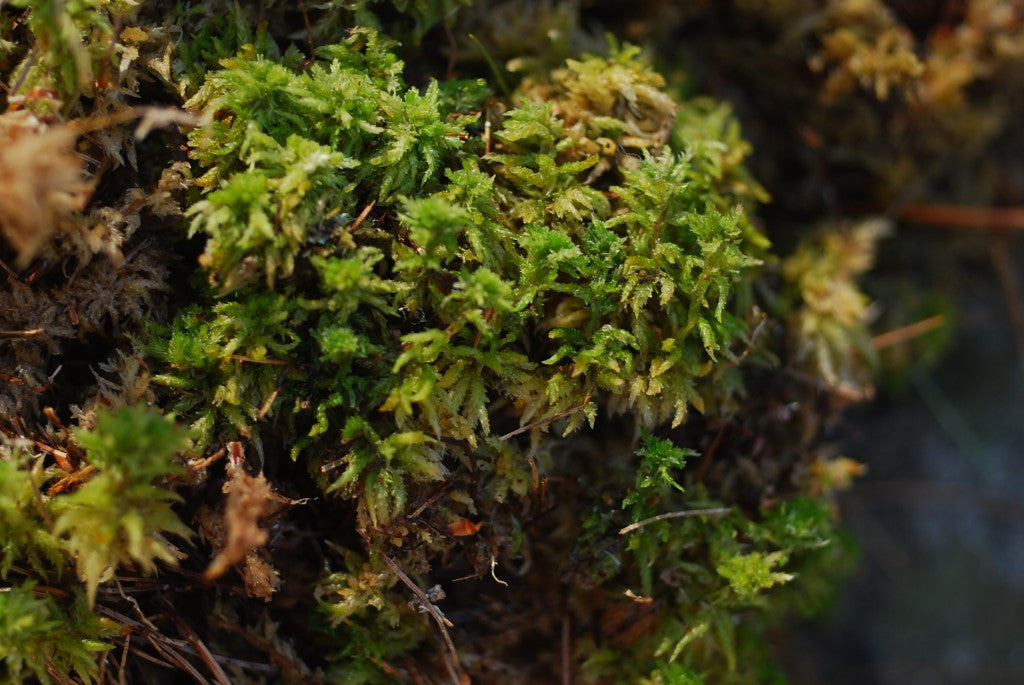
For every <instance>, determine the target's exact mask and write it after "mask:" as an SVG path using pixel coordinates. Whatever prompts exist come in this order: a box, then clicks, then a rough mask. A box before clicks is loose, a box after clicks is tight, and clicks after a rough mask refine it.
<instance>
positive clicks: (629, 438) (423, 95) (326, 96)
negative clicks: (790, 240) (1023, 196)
mask: <svg viewBox="0 0 1024 685" xmlns="http://www.w3.org/2000/svg"><path fill="white" fill-rule="evenodd" d="M463 4H466V3H451V2H415V3H405V2H395V3H393V6H392V5H391V4H387V3H325V4H324V6H322V7H317V8H315V11H314V12H312V13H310V14H307V13H306V11H305V9H304V8H302V7H301V3H300V5H299V7H297V8H295V9H291V8H290V7H289V6H274V5H272V6H271V7H269V8H267V7H263V6H262V5H259V7H261V8H262V9H257V5H256V4H255V3H254V4H253V6H252V7H248V6H246V7H242V6H241V5H240V4H231V5H227V4H224V5H223V6H220V5H217V6H216V7H213V6H210V5H209V3H202V4H199V3H197V4H187V3H186V4H179V5H178V6H177V7H176V8H174V9H173V10H165V9H164V8H163V6H162V5H161V4H159V3H122V2H116V1H100V0H97V1H95V2H89V3H63V2H61V3H58V2H37V3H26V2H11V3H8V4H7V5H6V6H5V7H4V8H3V9H2V10H0V19H2V23H0V40H2V42H0V49H2V50H3V52H2V53H0V55H2V58H3V60H4V61H3V62H0V75H2V76H3V78H4V80H5V82H6V83H8V84H10V86H11V88H10V92H9V94H8V97H7V112H6V113H5V114H3V115H0V139H4V140H6V141H8V143H7V145H6V147H5V148H4V149H3V150H2V151H0V179H3V178H7V179H9V180H10V181H11V182H10V183H9V184H8V185H7V186H5V188H4V189H0V231H2V234H3V235H4V237H5V238H6V241H7V242H6V243H5V244H4V245H3V247H2V248H0V251H2V255H0V256H2V257H3V260H4V262H3V263H4V264H5V265H6V266H7V268H6V275H5V279H6V280H5V281H4V283H3V285H2V287H0V303H3V307H2V308H0V329H2V330H0V336H2V337H3V347H0V374H2V375H3V379H4V381H5V386H4V387H3V388H2V389H0V428H2V430H3V434H4V439H3V443H2V445H0V456H2V460H0V533H2V538H0V539H2V544H3V547H2V554H3V557H2V567H0V570H2V571H3V574H4V578H5V582H6V583H7V585H8V586H9V588H8V591H7V592H4V593H0V654H3V655H4V656H5V657H6V665H5V668H6V669H7V675H8V677H10V678H11V679H13V680H19V679H30V678H36V679H39V680H41V681H45V682H51V681H55V682H64V681H66V680H68V679H69V678H74V679H80V680H85V681H95V680H98V679H99V680H111V679H114V678H117V677H120V675H121V673H124V674H125V675H126V677H128V678H131V679H133V680H137V681H139V682H161V681H162V680H166V681H168V682H171V681H174V680H175V679H177V678H181V677H186V676H191V677H192V678H194V679H195V680H197V681H200V682H209V681H211V679H212V680H216V681H218V682H227V681H228V680H230V681H231V682H234V681H238V682H250V681H251V682H279V681H296V680H312V681H315V682H403V681H408V682H438V681H442V680H444V679H451V680H453V681H454V682H464V681H465V680H466V679H467V678H471V679H473V680H477V681H479V682H502V683H508V682H523V683H537V682H555V681H558V680H559V679H560V678H563V677H568V675H569V674H572V676H573V677H574V678H578V679H579V680H580V681H582V682H638V683H700V682H707V683H717V682H728V683H733V682H737V683H738V682H750V683H763V682H769V681H771V680H772V679H775V678H778V677H781V676H779V674H778V673H777V672H776V670H775V669H774V667H773V665H772V660H771V657H770V649H769V646H768V643H767V638H766V631H767V629H768V628H769V627H770V626H771V625H772V624H773V622H775V621H777V620H778V618H779V617H781V616H783V615H785V613H786V612H787V611H790V610H810V609H811V608H813V607H815V606H817V605H819V604H821V603H822V602H823V601H824V600H825V599H826V598H827V596H828V593H829V587H830V580H831V578H832V577H833V576H834V575H835V574H836V573H837V572H838V571H839V570H840V569H841V567H842V565H843V560H844V559H846V558H848V551H849V548H848V545H847V544H846V543H844V542H843V541H842V539H841V535H840V534H839V533H838V532H837V530H836V520H835V519H836V517H835V513H834V511H833V510H832V507H831V505H830V500H829V493H830V492H831V491H832V490H833V489H835V488H838V487H843V486H844V485H845V484H847V483H848V481H849V479H850V477H851V475H852V474H853V473H855V472H856V470H857V464H856V463H855V462H852V461H850V460H846V459H842V458H838V459H829V458H826V457H825V456H823V453H822V451H820V450H819V444H820V436H821V433H822V428H823V426H824V425H826V423H827V422H828V421H830V420H831V419H832V418H834V416H835V415H836V412H837V411H838V410H839V409H841V408H842V407H843V406H844V405H845V404H846V403H848V402H849V401H850V400H851V399H859V398H861V397H865V396H867V395H868V394H870V383H869V377H868V374H867V366H868V363H869V362H870V360H871V357H872V350H871V347H870V344H869V338H868V335H867V330H866V321H867V314H868V301H867V298H865V297H864V296H863V295H862V294H861V293H860V292H859V290H858V289H857V284H856V280H857V278H858V277H859V276H860V274H862V273H863V272H864V271H865V270H866V269H867V268H869V266H870V263H871V258H872V254H873V246H874V242H875V240H876V239H877V238H878V237H879V235H881V233H882V224H881V223H879V222H872V221H868V222H864V223H862V224H859V225H857V226H854V227H847V228H843V229H837V230H835V231H833V232H830V233H825V234H823V235H821V236H818V235H812V236H809V237H807V238H806V240H805V241H804V242H803V244H802V246H801V247H800V248H799V249H798V250H797V251H796V252H795V253H794V254H793V256H791V257H789V258H788V259H781V258H780V257H778V256H777V255H776V254H775V253H774V252H773V251H772V248H771V244H770V242H769V241H768V239H767V238H766V237H765V231H764V230H763V229H762V227H760V226H759V225H758V222H757V221H756V220H755V219H754V216H755V215H756V212H757V210H758V207H759V205H760V204H761V203H763V202H765V201H767V200H768V197H767V194H766V193H765V192H764V190H763V189H762V188H761V187H760V186H759V185H758V183H757V182H756V181H755V180H754V178H753V177H752V175H751V174H750V173H749V172H748V170H747V168H746V166H745V164H746V158H747V156H748V154H749V153H750V147H749V145H748V144H747V143H746V142H745V141H744V140H743V138H742V137H741V133H740V129H739V126H738V125H737V123H736V121H735V119H734V118H733V116H732V114H731V112H730V109H729V108H728V107H727V106H726V105H724V104H722V103H718V102H715V101H712V100H710V99H706V98H688V99H687V98H680V97H679V96H678V94H677V93H675V92H674V91H673V90H672V89H671V88H670V87H668V86H667V85H666V81H665V80H664V78H663V77H662V76H661V75H659V73H658V72H657V71H655V70H654V69H653V68H652V67H651V66H650V64H648V63H647V62H646V61H645V60H644V59H643V57H642V55H641V51H640V50H639V49H638V48H636V47H634V46H631V45H624V46H619V45H618V44H617V43H615V42H614V41H611V45H610V46H609V48H608V50H607V54H606V55H605V56H596V55H583V56H577V57H576V58H574V59H568V60H567V61H565V62H564V64H559V65H558V66H557V67H555V68H553V69H549V68H547V67H540V68H535V69H533V70H532V71H531V73H529V75H527V76H526V77H525V78H523V79H522V80H521V82H520V83H519V85H518V87H517V88H516V89H515V90H514V91H511V92H504V89H506V88H507V85H506V83H505V80H506V79H505V76H504V75H503V74H502V73H501V72H500V70H499V71H498V72H495V73H488V72H486V71H482V72H481V73H480V74H475V73H472V74H470V76H474V77H476V78H454V77H453V74H451V73H449V72H451V71H452V69H453V68H454V67H453V65H454V64H457V63H458V58H459V46H458V43H457V41H455V39H454V36H453V39H452V42H450V43H449V44H447V46H441V47H443V48H445V49H444V50H442V49H440V48H439V45H438V44H436V43H431V39H432V38H433V37H437V36H444V35H446V34H448V33H451V31H452V30H453V29H452V25H453V24H452V22H453V21H454V20H455V16H456V14H455V12H456V10H457V9H458V8H459V6H461V5H463ZM477 10H479V8H474V9H472V11H473V12H476V11H477ZM469 16H470V17H473V16H476V15H472V14H471V15H469ZM456 28H457V26H456ZM389 32H390V33H392V34H394V35H398V36H400V37H401V38H402V39H403V40H404V41H405V44H406V45H407V46H409V47H406V48H403V47H402V46H401V45H400V44H399V43H398V42H396V41H395V40H393V39H391V38H388V37H387V34H388V33H389ZM445 52H447V53H448V57H449V58H450V59H449V60H448V62H447V63H446V60H445V59H444V53H445ZM403 56H407V57H408V59H409V61H410V64H411V65H412V66H411V68H407V66H406V63H405V62H403V59H402V57H403ZM413 59H415V60H416V61H415V63H414V64H413V63H412V60H413ZM487 61H490V62H491V63H492V64H493V59H490V57H488V59H487V60H483V61H482V62H481V64H480V65H479V66H481V67H486V63H487ZM472 68H473V67H472V65H470V66H467V70H472ZM413 79H414V80H415V83H414V84H413V85H411V84H410V82H409V81H410V80H413ZM172 674H173V675H172Z"/></svg>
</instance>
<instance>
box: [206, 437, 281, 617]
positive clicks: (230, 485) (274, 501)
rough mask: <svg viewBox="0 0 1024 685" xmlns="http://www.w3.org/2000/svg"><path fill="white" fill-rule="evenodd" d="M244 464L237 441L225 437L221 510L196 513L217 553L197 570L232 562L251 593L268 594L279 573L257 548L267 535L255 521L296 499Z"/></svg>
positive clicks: (216, 569)
mask: <svg viewBox="0 0 1024 685" xmlns="http://www.w3.org/2000/svg"><path fill="white" fill-rule="evenodd" d="M244 464H245V455H244V453H243V452H242V445H241V443H238V442H231V443H228V466H227V472H228V480H227V482H226V483H225V484H224V488H223V490H224V494H225V495H227V498H226V499H227V502H226V504H225V506H224V511H223V514H222V515H220V516H217V515H216V514H214V513H213V512H210V511H209V510H206V511H204V512H201V513H200V517H199V518H200V532H201V533H202V535H203V537H204V538H206V539H207V540H208V541H209V542H210V544H211V545H213V547H214V549H216V550H217V556H216V557H214V558H213V560H212V561H211V562H210V565H209V567H208V568H207V569H206V571H205V572H204V574H203V576H204V577H205V578H206V579H207V580H214V579H216V578H219V577H220V576H222V575H224V573H226V572H227V570H228V569H229V568H231V567H235V569H237V570H238V572H239V574H241V576H242V580H243V581H244V582H245V587H246V590H247V591H248V593H249V594H250V595H251V596H254V597H260V598H262V599H264V600H269V599H270V597H271V595H272V594H273V593H274V591H275V590H277V588H278V586H279V585H280V583H281V579H280V576H279V575H278V572H277V570H276V569H275V568H274V567H273V565H271V563H270V562H269V561H268V560H267V559H266V558H265V554H264V550H262V549H261V548H262V547H263V546H264V545H265V544H266V543H267V538H268V536H267V531H266V529H265V528H264V527H263V526H261V524H266V523H267V522H268V521H269V520H270V519H272V518H274V517H275V516H276V515H278V514H279V513H280V512H281V511H282V509H283V508H284V507H285V506H288V505H292V504H297V503H298V502H296V501H294V500H289V499H288V498H285V497H282V496H280V495H279V494H277V493H276V492H274V489H273V488H272V487H271V485H270V483H269V482H268V481H267V479H266V477H265V476H264V475H263V474H262V473H261V474H259V475H256V476H251V475H249V474H248V473H246V471H245V468H244Z"/></svg>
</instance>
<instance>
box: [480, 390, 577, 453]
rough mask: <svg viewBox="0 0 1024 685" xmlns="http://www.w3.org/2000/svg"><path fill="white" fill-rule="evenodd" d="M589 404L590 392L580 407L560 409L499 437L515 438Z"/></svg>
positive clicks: (504, 438) (500, 438)
mask: <svg viewBox="0 0 1024 685" xmlns="http://www.w3.org/2000/svg"><path fill="white" fill-rule="evenodd" d="M588 404H590V394H589V393H588V394H587V396H586V397H584V398H583V404H581V405H579V406H578V407H573V408H572V409H566V410H565V411H560V412H558V413H557V414H552V415H551V416H547V417H545V418H543V419H537V420H536V421H534V422H532V423H528V424H526V425H525V426H522V427H521V428H517V429H515V430H514V431H512V432H510V433H505V434H504V435H502V436H501V437H499V438H498V440H501V441H505V440H508V439H509V438H514V437H515V436H517V435H519V434H520V433H525V432H527V431H532V430H533V429H534V428H540V427H541V426H544V425H547V424H549V423H551V422H553V421H557V420H558V419H564V418H565V417H566V416H572V415H573V414H575V413H576V412H580V411H583V410H584V409H585V408H586V406H587V405H588Z"/></svg>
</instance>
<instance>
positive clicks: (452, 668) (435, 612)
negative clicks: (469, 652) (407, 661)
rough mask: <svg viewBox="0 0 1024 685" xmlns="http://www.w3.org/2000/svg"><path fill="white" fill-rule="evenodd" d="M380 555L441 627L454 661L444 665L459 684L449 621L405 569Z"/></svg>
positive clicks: (454, 681)
mask: <svg viewBox="0 0 1024 685" xmlns="http://www.w3.org/2000/svg"><path fill="white" fill-rule="evenodd" d="M380 556H381V558H382V559H383V560H384V563H386V564H387V565H388V566H389V567H390V568H391V570H392V571H393V572H394V574H395V575H396V576H398V579H399V580H401V581H402V582H403V583H405V585H406V587H408V588H409V589H410V590H412V592H413V594H414V595H416V597H417V599H419V600H420V603H421V604H422V605H423V608H424V609H426V610H427V612H429V613H430V615H431V617H433V619H434V621H435V622H436V623H437V627H438V628H440V629H441V636H442V637H443V638H444V642H445V645H447V646H448V651H449V652H450V653H451V658H452V660H453V661H454V662H455V663H454V664H447V663H446V665H447V666H448V675H450V676H451V679H452V683H453V684H454V685H461V680H460V679H459V676H458V672H457V671H458V670H459V663H460V662H459V652H458V651H457V650H456V649H455V643H454V642H452V636H451V635H449V634H448V627H447V625H446V624H450V621H448V619H446V618H445V617H444V615H443V614H442V613H441V611H440V610H439V609H438V608H437V607H436V606H434V603H433V602H431V601H430V598H429V597H427V595H426V593H424V592H423V590H421V589H420V587H419V585H417V584H416V583H414V582H412V579H411V578H409V576H407V575H406V574H405V571H403V570H402V569H401V567H399V565H398V564H397V563H395V561H394V560H393V559H392V558H391V557H389V556H388V555H387V554H381V555H380Z"/></svg>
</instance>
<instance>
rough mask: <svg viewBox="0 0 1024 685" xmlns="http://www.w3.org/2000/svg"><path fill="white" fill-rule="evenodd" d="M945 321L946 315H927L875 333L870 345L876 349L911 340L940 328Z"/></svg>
mask: <svg viewBox="0 0 1024 685" xmlns="http://www.w3.org/2000/svg"><path fill="white" fill-rule="evenodd" d="M945 323H946V317H944V316H942V315H941V314H936V315H935V316H929V317H928V318H927V319H922V320H921V321H916V322H914V323H912V324H908V325H906V326H901V327H900V328H896V329H893V330H891V331H886V332H885V333H881V334H879V335H876V336H875V337H873V338H872V339H871V346H872V347H874V348H875V349H876V350H881V349H884V348H886V347H892V346H893V345H898V344H899V343H901V342H905V341H907V340H913V339H914V338H916V337H918V336H920V335H924V334H925V333H930V332H931V331H934V330H935V329H936V328H942V326H943V324H945Z"/></svg>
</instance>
